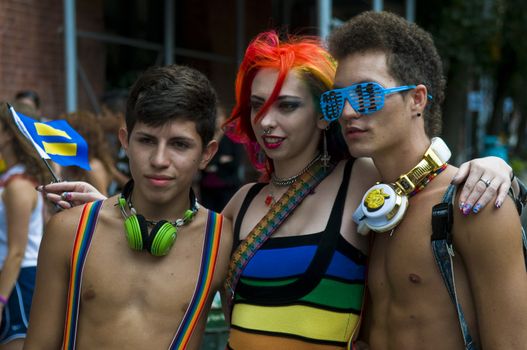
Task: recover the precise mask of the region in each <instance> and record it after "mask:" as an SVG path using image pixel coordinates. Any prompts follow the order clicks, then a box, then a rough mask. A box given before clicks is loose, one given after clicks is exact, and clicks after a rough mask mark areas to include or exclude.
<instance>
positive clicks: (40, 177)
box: [0, 102, 51, 184]
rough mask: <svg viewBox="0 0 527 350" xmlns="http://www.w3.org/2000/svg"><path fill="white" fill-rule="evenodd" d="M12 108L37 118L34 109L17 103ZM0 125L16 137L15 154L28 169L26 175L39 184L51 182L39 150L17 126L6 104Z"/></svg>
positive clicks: (0, 105)
mask: <svg viewBox="0 0 527 350" xmlns="http://www.w3.org/2000/svg"><path fill="white" fill-rule="evenodd" d="M12 106H13V108H14V109H15V111H17V112H19V113H22V114H24V115H27V116H28V117H32V118H35V116H34V110H33V108H31V107H29V106H27V105H24V104H22V103H17V102H14V103H12ZM35 119H36V118H35ZM0 123H1V125H2V128H4V129H7V130H9V132H10V133H11V134H12V135H13V136H14V137H13V139H12V140H13V141H12V147H13V149H14V154H16V156H17V161H18V162H19V163H21V164H23V165H24V166H25V167H26V170H25V171H26V174H27V175H29V176H31V177H32V178H34V179H35V180H36V181H37V183H39V184H45V183H48V182H50V181H51V174H50V173H49V171H48V169H47V167H46V166H45V164H44V162H43V160H42V159H41V158H40V156H39V155H38V152H37V150H36V149H35V148H34V147H33V145H32V144H31V142H30V141H29V140H28V139H27V138H25V137H24V136H23V135H22V133H21V132H20V130H19V129H18V127H17V126H16V124H15V122H14V120H13V117H12V116H11V112H10V111H9V108H8V104H7V103H6V102H0Z"/></svg>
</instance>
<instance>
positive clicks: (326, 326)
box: [223, 32, 377, 350]
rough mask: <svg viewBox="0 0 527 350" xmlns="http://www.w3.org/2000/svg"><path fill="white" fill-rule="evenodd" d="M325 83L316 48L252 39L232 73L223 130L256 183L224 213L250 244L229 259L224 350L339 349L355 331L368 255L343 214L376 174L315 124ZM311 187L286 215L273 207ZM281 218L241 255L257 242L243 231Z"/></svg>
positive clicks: (327, 69) (327, 61)
mask: <svg viewBox="0 0 527 350" xmlns="http://www.w3.org/2000/svg"><path fill="white" fill-rule="evenodd" d="M334 74H335V62H334V61H333V59H332V58H331V57H330V56H329V54H328V53H327V52H326V50H325V49H323V47H322V45H321V44H320V42H319V41H318V40H317V39H315V38H307V37H302V38H295V37H291V38H290V39H289V40H288V41H284V42H282V41H280V39H279V37H278V35H277V34H276V33H274V32H268V33H263V34H261V35H259V36H258V37H257V38H256V39H254V40H253V42H252V43H251V44H250V45H249V47H248V48H247V51H246V54H245V57H244V60H243V62H242V64H241V67H240V69H239V71H238V76H237V79H236V102H237V103H236V106H235V108H234V111H233V113H232V115H231V117H230V118H229V120H228V121H227V131H228V135H229V136H231V137H232V138H233V139H235V140H237V141H239V142H242V143H244V144H245V145H246V147H247V149H248V152H249V158H250V159H251V160H252V162H253V164H254V165H255V166H256V167H257V168H258V169H259V170H261V172H262V182H259V183H257V184H248V185H245V186H244V187H242V188H241V189H240V190H239V191H238V192H237V193H236V194H235V195H234V197H233V198H232V200H231V201H230V202H229V204H227V206H226V208H225V210H224V212H223V213H224V215H225V216H227V217H229V218H232V219H233V223H234V235H235V237H234V240H235V241H236V242H238V243H240V242H242V241H244V242H249V248H245V247H246V246H247V245H246V244H240V245H238V246H237V248H236V249H235V251H234V254H233V259H232V261H231V268H230V274H229V276H228V278H227V287H228V293H229V294H231V295H230V296H231V297H232V299H233V300H232V313H231V332H230V337H229V346H230V348H232V349H236V350H237V349H264V348H265V349H307V348H309V349H343V348H345V347H346V344H347V343H348V341H349V340H350V339H351V338H352V337H353V336H354V334H356V332H357V329H358V325H359V318H360V311H361V306H362V299H363V295H364V283H365V277H366V254H367V250H368V249H367V248H368V245H367V241H366V240H365V239H364V238H363V237H360V236H359V235H357V234H356V233H355V228H354V227H353V224H352V219H351V214H352V212H353V209H354V208H353V206H352V205H353V204H352V203H357V202H358V201H359V200H360V197H361V196H362V194H363V193H364V192H365V190H366V189H367V188H368V186H370V185H371V184H372V182H373V181H375V179H376V178H377V175H376V174H375V172H374V171H371V170H369V169H370V168H371V167H369V165H368V164H367V163H366V162H365V161H364V160H353V159H351V157H350V156H349V154H348V151H347V147H346V145H345V143H344V141H343V140H342V138H341V134H340V129H339V126H338V123H332V124H329V125H328V123H327V122H326V121H325V120H324V119H322V116H321V112H320V110H319V107H318V106H319V98H320V95H321V94H322V93H323V92H324V91H327V90H328V89H330V88H331V87H332V86H333V78H334ZM354 174H361V176H356V175H354ZM352 175H353V176H352ZM267 181H268V183H267ZM312 182H315V184H314V185H312V186H311V187H309V189H308V191H309V192H310V193H308V194H306V195H305V196H304V197H303V198H299V199H298V200H297V201H299V202H298V203H295V209H294V211H293V210H291V209H290V207H291V205H290V204H291V203H290V202H291V200H289V201H288V202H287V203H285V204H284V203H282V202H283V201H282V200H281V198H284V197H282V196H283V195H284V194H285V193H287V194H286V197H288V198H289V197H290V198H295V197H298V193H297V192H298V191H296V190H295V189H294V187H295V186H296V185H300V184H301V187H303V186H306V185H307V184H310V183H312ZM292 189H293V190H292ZM282 204H284V205H282ZM270 209H271V210H270ZM268 212H272V213H275V214H274V215H273V217H271V218H269V217H267V218H266V219H264V220H263V221H261V220H262V217H264V216H265V215H266V213H268ZM280 216H287V221H284V222H283V223H282V224H281V225H275V226H276V227H273V228H274V232H272V237H270V238H268V239H267V240H265V242H264V243H263V244H259V245H256V246H255V245H251V243H250V242H251V241H252V240H251V236H254V235H256V237H260V238H259V239H262V238H261V237H265V236H264V235H265V232H264V233H261V232H256V233H255V230H254V229H253V228H255V227H256V228H258V227H260V225H264V226H265V227H266V228H269V227H270V226H272V224H268V222H271V223H272V222H274V220H276V217H280ZM256 231H258V230H256ZM260 231H261V230H260ZM264 239H265V238H264ZM244 255H250V256H251V258H250V259H247V260H244V259H243V258H241V259H240V257H243V256H244Z"/></svg>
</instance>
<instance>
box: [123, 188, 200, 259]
mask: <svg viewBox="0 0 527 350" xmlns="http://www.w3.org/2000/svg"><path fill="white" fill-rule="evenodd" d="M133 187H134V182H133V180H130V181H128V182H127V183H126V185H125V186H124V188H123V192H122V193H121V195H120V196H119V199H118V203H119V207H120V209H121V213H122V214H123V217H124V231H125V235H126V241H127V242H128V246H129V247H130V248H132V249H133V250H146V251H148V252H150V254H152V255H154V256H164V255H167V254H168V252H169V251H170V248H172V246H173V245H174V243H175V241H176V238H177V229H178V227H180V226H183V225H185V224H187V223H189V222H190V221H192V219H193V218H194V216H195V215H196V212H197V211H198V209H199V204H198V201H197V200H196V196H195V195H194V191H193V190H192V188H191V189H190V194H189V199H190V205H191V207H190V209H187V210H186V211H185V215H184V216H183V218H181V219H177V220H176V221H175V222H173V223H171V222H169V221H167V220H160V221H158V222H152V221H150V220H147V219H145V217H144V216H143V215H141V214H137V212H136V210H135V208H134V207H133V206H132V203H131V195H132V189H133ZM127 208H128V211H129V213H130V214H127ZM148 225H150V226H153V228H152V230H150V231H149V230H148Z"/></svg>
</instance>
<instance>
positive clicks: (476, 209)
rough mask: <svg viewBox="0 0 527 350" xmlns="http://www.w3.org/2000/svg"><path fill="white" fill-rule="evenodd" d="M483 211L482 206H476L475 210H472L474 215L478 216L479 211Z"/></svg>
mask: <svg viewBox="0 0 527 350" xmlns="http://www.w3.org/2000/svg"><path fill="white" fill-rule="evenodd" d="M480 209H481V204H479V203H478V204H476V205H475V206H474V208H473V209H472V211H473V212H474V214H477V213H478V212H479V210H480Z"/></svg>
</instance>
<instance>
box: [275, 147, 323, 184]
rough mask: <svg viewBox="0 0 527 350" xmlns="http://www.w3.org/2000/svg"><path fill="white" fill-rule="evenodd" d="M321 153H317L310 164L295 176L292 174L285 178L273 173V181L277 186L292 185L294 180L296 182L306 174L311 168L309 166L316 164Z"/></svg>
mask: <svg viewBox="0 0 527 350" xmlns="http://www.w3.org/2000/svg"><path fill="white" fill-rule="evenodd" d="M320 157H321V155H320V153H318V154H317V155H316V157H315V158H313V159H312V160H311V161H310V162H309V164H308V165H306V167H305V168H304V169H302V170H301V171H300V172H299V173H298V174H296V175H294V176H291V177H288V178H285V179H281V178H279V177H276V175H275V174H274V173H272V174H271V183H272V184H273V185H275V186H277V187H284V186H289V185H291V184H292V183H293V182H295V181H296V180H297V179H298V178H299V177H300V176H302V175H304V173H305V172H306V171H308V170H309V168H310V167H311V166H312V165H313V164H315V163H316V162H317V161H318V160H319V159H320Z"/></svg>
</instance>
